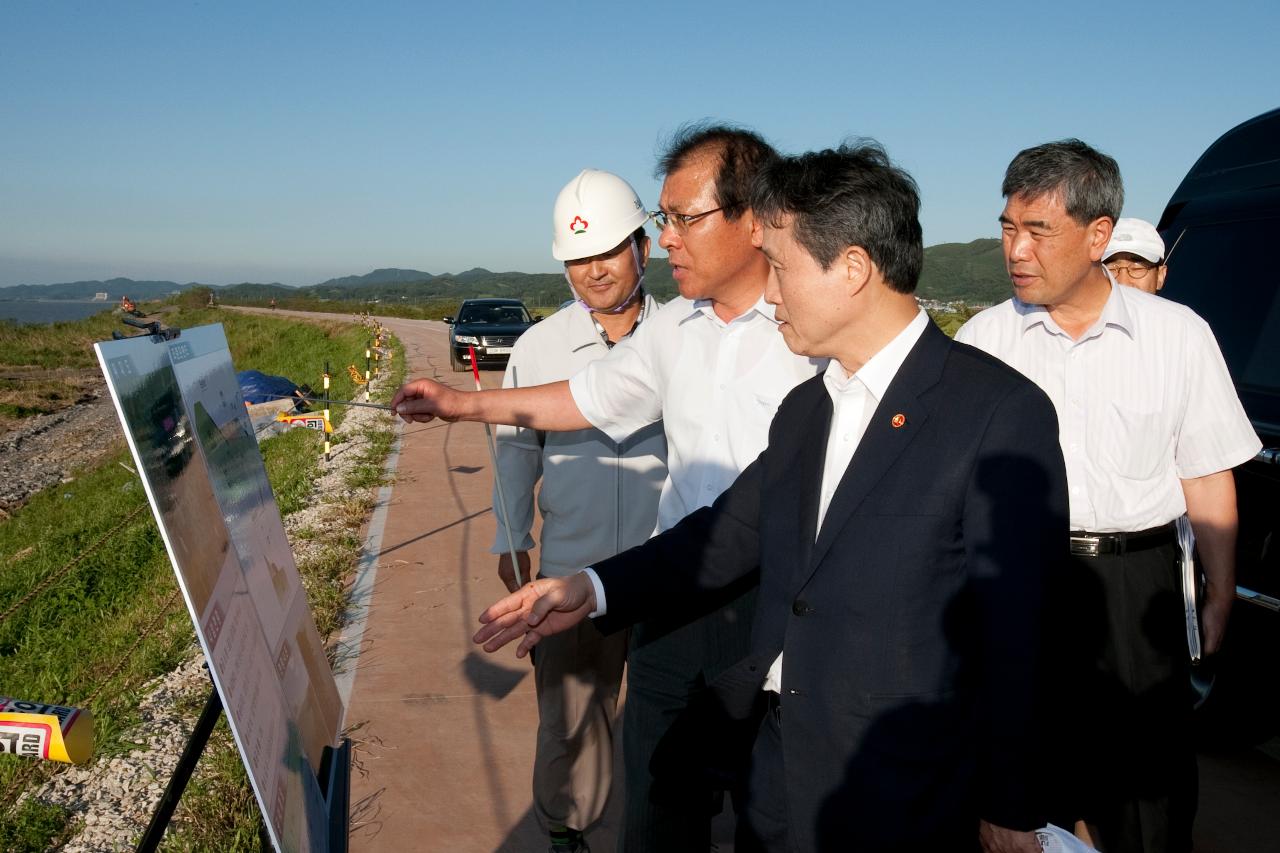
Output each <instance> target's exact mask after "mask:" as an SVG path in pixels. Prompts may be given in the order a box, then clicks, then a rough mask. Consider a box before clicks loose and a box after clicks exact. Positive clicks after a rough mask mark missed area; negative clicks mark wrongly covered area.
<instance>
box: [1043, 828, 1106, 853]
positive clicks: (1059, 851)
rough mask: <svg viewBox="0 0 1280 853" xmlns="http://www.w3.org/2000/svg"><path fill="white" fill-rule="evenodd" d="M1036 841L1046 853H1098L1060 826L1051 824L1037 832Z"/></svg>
mask: <svg viewBox="0 0 1280 853" xmlns="http://www.w3.org/2000/svg"><path fill="white" fill-rule="evenodd" d="M1036 840H1037V841H1039V842H1040V849H1042V850H1044V853H1098V851H1097V850H1095V849H1094V848H1092V847H1090V846H1089V845H1088V844H1085V843H1084V842H1083V841H1081V840H1080V839H1079V838H1076V837H1075V836H1074V835H1072V834H1071V833H1070V832H1067V831H1066V830H1065V829H1063V828H1062V827H1060V826H1054V825H1053V824H1049V825H1047V826H1045V827H1044V828H1043V829H1037V830H1036Z"/></svg>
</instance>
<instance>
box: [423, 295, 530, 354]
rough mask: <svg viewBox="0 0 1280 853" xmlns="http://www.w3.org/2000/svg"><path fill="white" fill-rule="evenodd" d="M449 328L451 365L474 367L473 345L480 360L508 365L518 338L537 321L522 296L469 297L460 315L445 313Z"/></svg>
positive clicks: (459, 310)
mask: <svg viewBox="0 0 1280 853" xmlns="http://www.w3.org/2000/svg"><path fill="white" fill-rule="evenodd" d="M444 321H445V322H446V323H448V324H449V325H450V327H451V328H450V329H449V366H450V367H452V368H453V369H454V370H467V369H469V368H470V367H471V352H470V349H471V348H472V347H474V348H475V353H476V364H478V365H498V366H505V365H506V363H507V359H508V358H509V357H510V355H511V348H512V347H513V346H515V343H516V339H517V338H519V337H520V336H521V335H523V334H524V333H525V331H526V330H528V328H529V327H530V326H532V325H533V324H534V322H535V318H533V317H531V316H530V315H529V310H528V309H527V308H525V307H524V303H523V302H521V301H520V300H519V299H468V300H466V301H464V302H463V303H462V306H461V307H460V308H459V309H458V316H457V318H454V317H445V318H444Z"/></svg>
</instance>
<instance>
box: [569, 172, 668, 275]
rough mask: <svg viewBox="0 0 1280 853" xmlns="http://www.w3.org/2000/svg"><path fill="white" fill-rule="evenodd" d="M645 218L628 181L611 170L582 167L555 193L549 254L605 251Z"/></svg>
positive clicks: (575, 256) (573, 257)
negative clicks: (557, 193) (580, 170)
mask: <svg viewBox="0 0 1280 853" xmlns="http://www.w3.org/2000/svg"><path fill="white" fill-rule="evenodd" d="M648 218H649V214H648V213H647V212H646V211H645V209H644V204H643V203H642V202H641V201H640V196H638V195H636V191H635V190H633V189H632V188H631V184H629V183H627V182H626V181H624V180H623V179H622V178H619V177H618V176H617V175H615V174H613V173H612V172H602V171H600V170H599V169H583V170H582V172H580V173H579V174H578V177H576V178H574V179H573V180H572V181H570V182H569V183H568V184H566V185H565V188H564V189H562V190H560V195H558V196H556V207H555V213H553V214H552V232H551V233H552V237H551V257H553V258H555V259H556V260H557V261H574V260H578V259H579V258H589V257H591V256H593V255H599V254H602V253H604V252H607V251H609V250H610V249H612V248H613V247H614V246H617V245H618V244H619V243H621V242H622V241H623V240H625V239H627V236H628V235H629V234H631V232H633V231H635V230H636V229H637V228H639V227H640V226H641V225H644V223H645V220H646V219H648Z"/></svg>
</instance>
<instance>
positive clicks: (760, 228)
mask: <svg viewBox="0 0 1280 853" xmlns="http://www.w3.org/2000/svg"><path fill="white" fill-rule="evenodd" d="M742 215H743V216H744V217H749V218H750V220H751V245H752V246H754V247H755V248H757V249H759V248H760V247H761V246H763V245H764V224H763V223H762V222H761V221H760V220H759V219H756V217H755V214H753V213H752V212H751V210H749V209H748V210H747V212H746V213H744V214H742Z"/></svg>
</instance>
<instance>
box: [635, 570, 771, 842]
mask: <svg viewBox="0 0 1280 853" xmlns="http://www.w3.org/2000/svg"><path fill="white" fill-rule="evenodd" d="M755 599H756V591H755V589H754V587H753V588H751V589H750V590H748V591H747V592H745V593H739V594H738V595H737V596H736V597H734V598H733V599H732V600H730V601H728V603H726V604H723V605H722V606H720V607H718V608H717V609H715V610H714V611H712V612H711V613H709V614H707V615H705V616H701V617H700V618H696V619H693V620H692V621H686V620H682V619H680V618H678V617H677V618H672V619H666V620H662V619H659V620H650V621H647V622H642V623H640V624H639V625H636V626H635V627H634V628H632V630H631V648H630V650H629V651H628V653H627V699H626V704H625V706H624V708H623V726H622V748H623V758H624V765H625V766H624V773H625V779H626V791H627V800H626V806H625V808H624V812H623V827H622V834H621V835H620V836H619V838H618V850H619V851H623V853H659V851H660V853H680V851H685V850H688V851H697V853H706V850H707V849H708V848H709V847H710V845H711V819H712V817H714V816H715V815H716V814H717V813H718V812H719V811H720V808H719V802H720V801H721V800H722V797H723V795H722V794H721V793H720V792H717V791H713V790H712V788H711V786H710V785H709V784H708V785H707V786H705V787H702V788H701V789H700V790H699V789H698V787H697V786H693V785H691V784H690V780H691V779H697V778H700V777H701V776H702V774H703V770H704V768H703V766H702V762H701V760H700V756H697V755H694V754H690V755H689V758H688V761H687V764H686V766H683V767H681V766H680V765H679V762H678V761H677V762H672V761H671V760H670V754H669V753H668V756H667V757H668V760H666V761H665V762H664V766H663V768H662V773H661V775H659V776H655V774H654V772H653V770H652V769H651V763H650V762H651V759H652V758H653V755H654V753H655V752H656V751H657V749H658V744H659V743H660V742H661V741H662V740H663V738H664V737H666V735H667V733H668V732H669V731H670V730H671V727H672V725H673V724H674V723H675V721H676V719H677V717H679V716H680V715H681V714H682V713H683V712H684V711H685V710H686V709H687V708H688V707H689V702H690V698H691V697H692V696H693V695H694V694H696V693H697V692H699V691H701V690H703V689H704V688H705V687H706V685H707V684H708V683H709V682H710V681H712V680H713V679H714V678H715V677H716V676H717V675H719V674H720V673H722V672H724V671H725V670H726V669H728V668H729V667H730V666H732V665H733V664H735V663H737V662H738V661H740V660H741V659H742V658H744V657H746V656H747V654H748V652H749V651H750V642H751V620H752V617H753V614H754V612H755Z"/></svg>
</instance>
